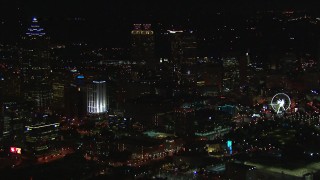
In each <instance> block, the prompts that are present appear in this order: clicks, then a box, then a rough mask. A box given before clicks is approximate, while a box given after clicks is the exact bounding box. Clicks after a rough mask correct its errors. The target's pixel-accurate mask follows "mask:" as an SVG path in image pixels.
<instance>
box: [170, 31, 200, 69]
mask: <svg viewBox="0 0 320 180" xmlns="http://www.w3.org/2000/svg"><path fill="white" fill-rule="evenodd" d="M168 32H169V36H170V41H171V58H172V61H173V63H174V64H177V65H181V64H194V63H195V62H196V59H197V45H198V43H197V38H196V35H195V33H194V32H193V31H182V30H180V31H175V30H168Z"/></svg>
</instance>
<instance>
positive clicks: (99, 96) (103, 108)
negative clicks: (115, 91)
mask: <svg viewBox="0 0 320 180" xmlns="http://www.w3.org/2000/svg"><path fill="white" fill-rule="evenodd" d="M108 108H109V102H108V97H107V85H106V81H93V82H92V83H91V84H89V85H88V88H87V112H88V113H89V114H101V113H106V112H107V111H108Z"/></svg>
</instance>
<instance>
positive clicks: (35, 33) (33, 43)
mask: <svg viewBox="0 0 320 180" xmlns="http://www.w3.org/2000/svg"><path fill="white" fill-rule="evenodd" d="M22 39H23V47H24V50H25V51H24V52H23V54H22V62H21V70H22V75H23V77H24V82H25V83H29V82H30V81H36V82H39V81H45V80H48V78H49V77H48V76H49V74H50V70H51V68H50V52H49V39H50V38H49V37H48V36H47V35H46V33H45V32H44V29H43V28H41V27H40V25H39V22H38V19H37V18H33V19H32V23H31V26H30V27H29V28H28V30H27V32H26V34H25V35H24V36H22Z"/></svg>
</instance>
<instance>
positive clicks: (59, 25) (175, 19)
mask: <svg viewBox="0 0 320 180" xmlns="http://www.w3.org/2000/svg"><path fill="white" fill-rule="evenodd" d="M319 5H320V3H319V2H316V1H299V0H281V1H279V0H237V1H236V0H227V1H222V0H220V1H208V0H206V1H196V0H192V1H147V0H143V1H115V0H111V1H110V0H105V1H103V0H95V1H76V0H46V1H40V0H33V1H24V0H19V1H18V0H1V2H0V20H1V21H2V24H1V30H0V33H1V36H0V37H1V38H2V39H16V38H18V37H19V36H20V34H21V33H23V32H24V30H25V29H26V28H27V27H28V25H29V23H30V20H31V18H32V17H35V16H36V17H38V18H39V19H40V20H41V24H43V25H44V27H45V28H46V30H47V31H48V33H49V34H50V35H51V36H52V37H53V39H56V40H58V41H59V40H66V39H68V38H70V40H79V41H81V40H82V38H83V40H86V39H91V40H93V41H96V42H103V43H105V44H110V45H111V44H113V45H115V46H117V45H119V46H120V45H121V44H123V43H125V41H126V39H127V38H128V37H127V36H128V35H129V34H128V32H129V31H130V28H131V27H132V24H133V23H151V24H156V23H162V24H166V25H171V24H174V25H183V26H190V28H198V27H197V26H205V27H206V26H214V24H215V19H211V17H213V15H215V14H216V12H225V13H229V14H231V15H232V16H238V15H239V14H247V13H250V12H256V11H257V10H284V9H287V10H291V9H299V10H308V11H310V12H315V13H317V12H318V9H319V8H318V7H319ZM72 18H84V19H85V22H82V21H78V22H72V23H70V19H72ZM79 37H80V38H79Z"/></svg>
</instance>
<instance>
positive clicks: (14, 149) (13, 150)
mask: <svg viewBox="0 0 320 180" xmlns="http://www.w3.org/2000/svg"><path fill="white" fill-rule="evenodd" d="M10 152H11V153H12V154H21V148H18V147H10Z"/></svg>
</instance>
